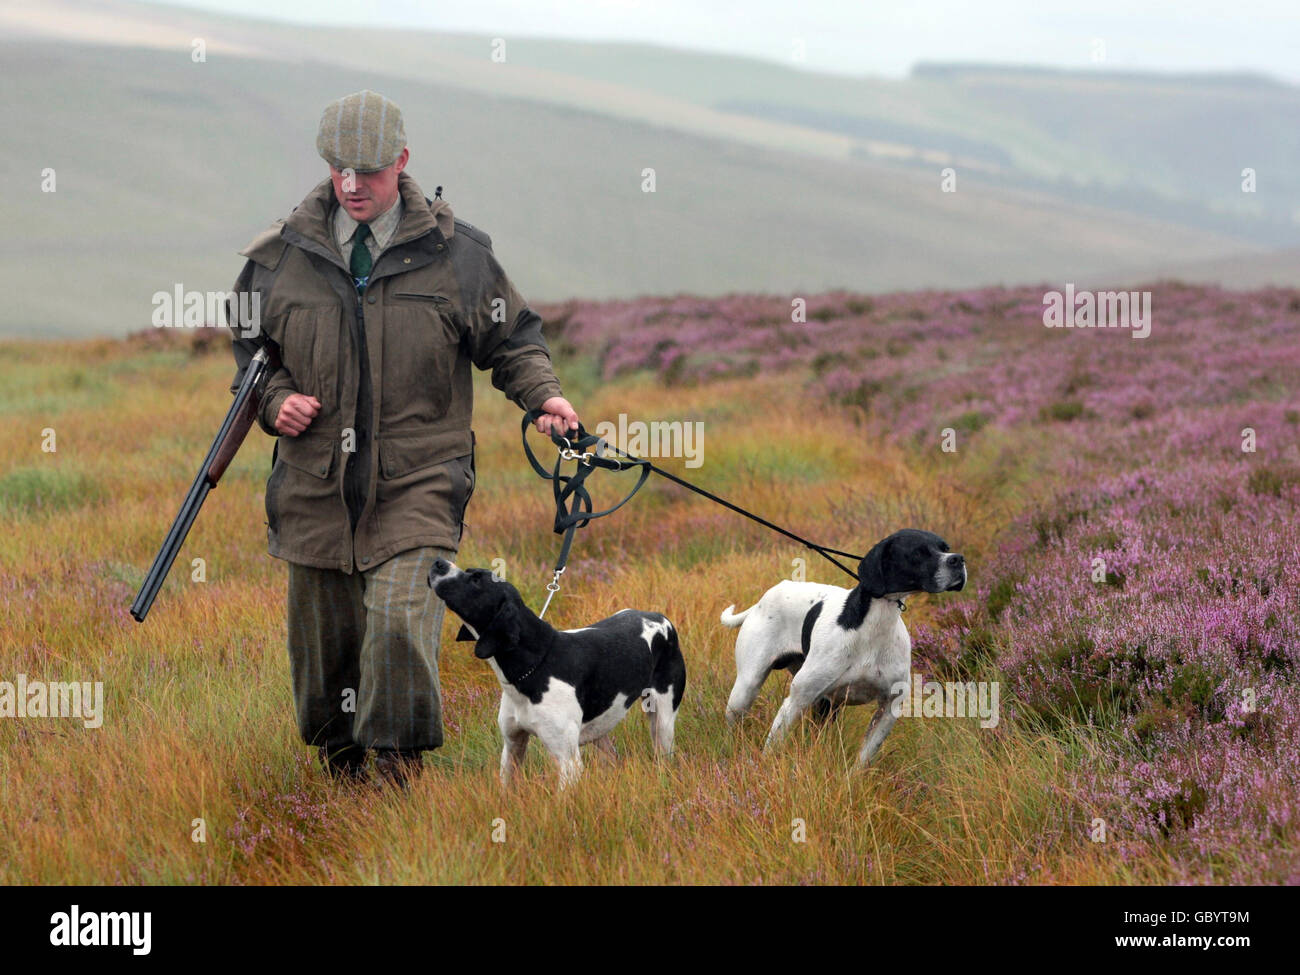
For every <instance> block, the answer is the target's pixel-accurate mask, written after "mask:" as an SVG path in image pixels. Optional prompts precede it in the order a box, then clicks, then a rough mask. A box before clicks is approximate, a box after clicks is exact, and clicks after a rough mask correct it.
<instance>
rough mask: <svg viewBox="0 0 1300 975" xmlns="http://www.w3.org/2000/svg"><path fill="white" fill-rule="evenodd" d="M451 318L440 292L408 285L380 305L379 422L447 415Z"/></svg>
mask: <svg viewBox="0 0 1300 975" xmlns="http://www.w3.org/2000/svg"><path fill="white" fill-rule="evenodd" d="M456 317H457V316H456V314H455V305H453V304H452V302H451V301H450V300H449V299H448V298H447V297H446V296H444V295H440V294H436V293H434V292H432V291H430V292H423V291H418V290H414V289H412V288H411V287H410V286H409V285H408V286H407V287H406V288H405V289H402V290H395V291H394V292H393V293H392V295H391V299H390V300H389V301H387V302H386V304H385V305H384V349H383V370H384V373H383V407H382V409H383V416H382V417H381V420H382V425H383V426H387V427H389V428H393V427H406V426H410V425H418V424H424V425H427V424H432V423H436V422H437V421H438V420H439V419H441V418H442V417H443V416H444V415H446V413H447V410H448V407H449V406H450V405H451V388H452V377H453V375H454V374H455V370H456V365H457V362H458V361H459V358H460V356H461V346H460V332H459V330H458V329H457V326H456ZM444 459H445V458H444Z"/></svg>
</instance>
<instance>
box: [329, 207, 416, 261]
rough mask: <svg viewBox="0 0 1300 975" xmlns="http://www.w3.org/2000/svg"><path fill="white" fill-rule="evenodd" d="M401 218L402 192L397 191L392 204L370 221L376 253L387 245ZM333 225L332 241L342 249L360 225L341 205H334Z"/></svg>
mask: <svg viewBox="0 0 1300 975" xmlns="http://www.w3.org/2000/svg"><path fill="white" fill-rule="evenodd" d="M401 220H402V194H400V193H399V194H397V199H396V200H395V201H394V202H393V205H392V206H390V207H389V208H388V209H387V210H385V211H384V212H383V213H381V214H380V215H379V216H377V217H375V219H373V220H371V221H370V236H371V237H373V238H374V239H375V247H376V253H378V252H379V251H382V250H383V249H384V248H386V247H387V246H388V242H389V241H390V240H392V238H393V232H394V231H396V230H397V225H398V224H399V223H401ZM333 226H334V243H335V244H337V245H338V248H339V250H340V251H342V250H343V245H344V244H346V243H347V242H348V241H349V240H351V239H352V235H353V234H355V233H356V232H357V227H358V226H360V225H359V224H358V223H357V221H355V220H353V219H352V215H351V214H349V213H348V212H347V211H346V210H344V209H343V207H335V208H334V223H333Z"/></svg>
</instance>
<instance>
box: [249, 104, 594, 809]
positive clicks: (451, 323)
mask: <svg viewBox="0 0 1300 975" xmlns="http://www.w3.org/2000/svg"><path fill="white" fill-rule="evenodd" d="M316 148H317V150H318V151H319V152H320V154H321V156H322V157H323V158H324V159H325V161H326V162H327V163H329V167H330V177H329V179H326V180H323V181H322V182H321V183H320V184H319V185H318V186H317V187H316V188H315V189H314V190H312V192H311V193H309V194H308V195H307V197H306V199H304V200H303V201H302V203H300V204H299V205H298V206H297V207H296V208H295V209H294V211H293V212H292V213H291V214H290V215H289V217H288V218H287V219H285V220H280V221H276V223H274V224H273V225H272V226H271V227H270V228H269V229H267V230H266V231H264V232H262V233H261V234H259V235H258V236H257V237H256V238H254V239H253V241H252V243H250V244H249V245H248V247H247V248H245V249H244V250H243V251H241V252H240V253H241V254H242V255H243V256H245V257H246V258H247V259H248V261H247V263H246V264H245V265H244V269H243V271H242V272H241V273H240V275H239V279H238V281H237V282H236V284H235V294H236V295H239V294H241V293H244V294H248V295H249V296H250V297H249V298H247V299H245V302H244V307H246V308H256V309H258V311H259V312H260V314H259V315H258V316H257V320H256V321H242V320H240V319H239V318H238V315H239V311H238V309H239V303H238V302H236V301H232V302H229V303H228V305H227V311H228V322H229V324H230V327H231V328H232V329H234V330H235V331H236V337H235V339H234V343H233V347H234V355H235V362H236V365H237V366H238V373H237V374H236V376H235V382H234V384H233V385H232V387H231V390H232V392H233V391H234V390H235V389H237V388H238V385H239V381H240V380H241V379H242V375H243V371H244V369H245V368H246V367H247V365H248V362H249V360H250V358H251V357H252V355H253V353H254V352H256V350H257V348H258V346H259V345H260V344H261V343H262V342H263V341H265V340H267V339H269V340H271V341H272V342H274V343H275V346H276V347H277V348H278V350H279V354H280V361H281V365H280V367H279V368H278V369H277V370H276V371H275V372H274V373H273V374H272V375H271V377H270V379H269V380H268V382H267V384H266V388H265V392H264V393H263V397H262V400H261V406H260V411H259V414H258V424H259V425H260V426H261V427H262V429H263V430H265V431H266V432H267V433H268V434H270V435H272V436H275V437H277V441H276V449H275V452H274V455H273V461H272V471H271V475H270V478H269V479H268V481H267V485H266V519H267V538H268V545H269V549H270V553H271V555H273V556H275V557H277V558H281V559H285V560H286V561H288V563H289V599H288V624H289V660H290V668H291V671H292V676H293V696H294V706H295V710H296V713H297V721H298V730H299V732H300V733H301V735H302V737H303V739H304V740H305V741H306V742H307V743H308V744H311V745H315V746H317V747H318V748H319V751H320V756H321V760H322V761H323V763H324V765H325V768H326V769H327V770H328V771H329V772H330V774H331V775H334V776H338V777H342V778H351V779H360V778H363V777H364V775H365V772H364V763H365V759H366V753H367V750H371V749H372V750H374V751H375V753H376V766H377V768H378V770H379V772H380V773H381V775H382V776H383V777H384V779H386V780H387V781H389V782H394V783H399V784H404V783H406V782H407V781H408V780H409V779H410V777H411V776H412V775H413V774H415V772H416V771H417V770H418V769H419V767H420V764H421V760H422V759H421V753H422V752H423V751H425V750H428V749H433V748H437V747H438V746H439V745H441V744H442V708H441V696H440V693H439V686H438V645H439V636H440V630H441V623H442V616H443V612H444V609H445V607H444V606H443V604H442V602H441V600H439V599H438V598H437V597H436V596H434V595H433V593H432V591H431V590H430V589H429V586H428V585H427V583H426V579H427V576H428V571H429V567H430V565H431V564H432V563H433V561H434V560H435V559H437V558H439V557H441V558H448V559H450V558H451V557H452V556H453V555H454V553H455V551H456V549H457V548H458V546H459V544H460V537H461V531H462V527H463V524H462V518H463V515H464V511H465V505H466V503H467V502H468V501H469V497H470V494H471V493H472V492H473V489H474V480H475V474H474V455H473V444H474V440H473V434H472V433H471V431H470V416H471V412H472V409H473V384H472V373H471V369H470V366H471V364H473V365H475V366H477V367H478V368H480V369H490V370H491V372H492V384H493V385H494V386H496V387H497V388H498V389H501V390H503V391H504V392H505V394H506V395H507V396H508V397H510V398H511V399H512V400H514V401H515V402H516V403H517V404H518V405H519V406H520V407H522V408H524V409H529V410H531V409H540V410H542V411H543V414H544V415H543V416H542V417H541V418H540V419H539V420H538V424H537V425H538V429H539V430H542V431H543V432H546V431H549V430H550V429H571V428H574V427H576V426H577V424H578V416H577V414H576V412H575V411H574V409H573V407H572V405H570V403H569V402H568V400H566V399H565V398H564V397H563V395H562V394H561V390H560V384H559V382H558V380H557V379H556V378H555V374H554V372H553V371H552V369H551V361H550V354H549V352H548V351H547V347H546V343H545V341H544V339H543V338H542V331H541V325H542V322H541V319H540V318H539V317H538V315H537V314H536V313H535V312H533V311H532V310H531V309H529V308H528V306H527V304H526V303H525V302H524V300H523V298H522V297H521V296H520V295H519V293H518V292H517V291H516V290H515V288H514V286H513V285H512V284H511V283H510V281H509V279H508V278H507V276H506V274H505V272H504V270H502V268H501V266H500V265H499V264H498V263H497V261H496V258H495V257H494V256H493V254H492V243H491V240H490V239H489V238H488V236H487V235H486V234H485V233H483V232H482V231H480V230H478V229H476V228H475V227H473V226H471V225H470V224H468V223H465V222H464V221H462V220H457V219H455V218H454V217H453V216H452V212H451V208H450V207H449V206H448V205H447V203H446V202H445V201H444V200H442V199H441V187H439V192H438V194H435V198H434V199H433V200H429V199H428V198H426V197H425V195H424V193H423V192H422V191H421V189H420V187H419V186H418V185H417V184H416V183H415V181H414V180H413V179H411V177H410V176H408V175H407V174H406V173H405V172H404V170H405V169H406V164H407V161H408V159H409V158H410V154H409V151H408V150H407V147H406V134H405V130H404V127H403V123H402V115H401V112H400V110H399V109H398V107H397V106H396V105H395V104H393V103H392V102H391V101H389V100H388V99H386V98H384V97H383V96H382V95H379V94H376V93H375V92H372V91H361V92H357V93H356V94H353V95H348V96H347V97H346V98H341V99H339V100H338V101H336V102H333V103H332V104H330V105H328V106H327V107H326V108H325V111H324V113H323V114H322V115H321V121H320V128H319V132H318V134H317V138H316ZM253 295H256V296H257V297H256V299H254V298H253V297H252V296H253ZM232 316H233V317H232ZM250 317H252V316H251V315H250Z"/></svg>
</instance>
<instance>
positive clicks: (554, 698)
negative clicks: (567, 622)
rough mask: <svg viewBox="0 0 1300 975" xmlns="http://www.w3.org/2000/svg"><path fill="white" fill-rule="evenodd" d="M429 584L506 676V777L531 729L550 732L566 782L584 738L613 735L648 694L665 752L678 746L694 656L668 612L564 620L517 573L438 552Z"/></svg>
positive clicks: (604, 744) (649, 713) (654, 737)
mask: <svg viewBox="0 0 1300 975" xmlns="http://www.w3.org/2000/svg"><path fill="white" fill-rule="evenodd" d="M429 585H430V586H432V587H433V591H434V593H435V594H436V595H437V596H438V598H439V599H441V600H442V601H443V602H445V603H446V604H447V606H448V608H449V609H451V611H452V612H453V613H455V614H456V615H457V616H459V617H460V618H461V619H462V620H464V621H465V623H467V624H468V625H469V626H470V627H472V628H473V630H474V631H475V632H467V631H466V629H465V628H463V627H462V629H461V632H460V635H459V636H458V637H457V639H477V640H478V644H477V646H476V647H475V648H474V655H475V656H476V657H480V658H482V659H484V660H486V661H487V662H488V663H489V664H490V665H491V666H492V670H493V671H494V672H495V673H496V675H497V680H499V681H500V682H501V707H500V710H499V711H498V713H497V724H498V725H499V726H500V728H501V734H502V736H503V737H504V739H505V747H504V748H503V749H502V751H501V781H502V782H503V783H504V782H508V781H509V780H510V776H511V774H512V773H513V772H514V770H515V769H517V768H518V767H519V765H520V763H522V762H523V760H524V752H525V751H527V749H528V737H529V735H536V736H537V737H538V738H540V739H541V741H542V744H543V745H544V746H546V750H547V751H548V752H550V753H551V755H552V756H553V757H554V758H555V760H556V762H558V763H559V766H560V784H561V785H567V784H568V783H570V782H572V781H573V780H574V779H576V778H577V777H578V775H579V774H580V773H581V772H582V759H581V757H580V756H579V754H578V746H579V745H585V744H587V743H588V742H595V743H596V745H597V747H598V748H601V749H603V750H606V751H612V750H613V743H612V742H611V741H610V740H609V738H607V737H606V736H607V735H609V733H610V732H611V731H613V730H614V728H615V727H617V725H618V723H619V722H620V721H622V720H623V718H624V717H625V716H626V715H627V712H628V711H629V710H631V708H632V706H633V705H634V704H636V703H638V702H641V705H642V708H643V710H644V711H645V712H646V717H647V718H649V720H650V740H651V742H652V744H653V746H654V750H655V752H656V754H659V755H667V754H669V753H671V752H672V750H673V726H674V724H675V723H676V721H677V708H678V706H680V705H681V703H682V693H683V691H685V689H686V661H685V660H684V659H683V658H682V651H681V648H680V647H679V646H678V642H677V631H676V629H674V627H673V624H672V623H670V622H669V621H668V618H667V617H665V616H662V615H661V614H659V613H643V612H640V611H638V610H634V609H625V610H622V611H620V612H618V613H615V614H614V615H613V616H610V617H609V618H607V619H603V620H601V621H600V622H599V623H593V624H591V625H590V626H586V627H583V628H582V629H578V630H557V629H555V628H554V627H553V626H551V625H550V624H549V623H547V622H546V621H544V620H542V619H539V618H538V617H537V616H536V615H535V614H534V613H533V612H532V610H530V609H529V608H528V607H527V606H525V605H524V601H523V598H522V597H521V596H520V595H519V590H517V589H516V588H515V587H514V586H512V585H511V584H510V583H508V582H506V581H504V580H499V579H496V578H494V577H493V575H492V573H491V572H489V571H488V570H486V569H469V570H467V571H462V570H460V569H458V568H457V567H456V566H455V565H453V564H452V563H450V562H447V561H446V560H445V559H438V560H437V561H435V562H434V563H433V568H432V569H431V570H430V571H429Z"/></svg>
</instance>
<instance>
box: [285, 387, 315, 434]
mask: <svg viewBox="0 0 1300 975" xmlns="http://www.w3.org/2000/svg"><path fill="white" fill-rule="evenodd" d="M319 412H320V400H318V399H317V398H316V397H315V396H305V395H303V394H302V393H290V394H289V397H288V399H286V400H285V401H284V402H283V403H281V404H280V412H279V413H278V414H277V415H276V418H275V428H276V429H277V430H279V431H280V432H281V433H283V434H287V435H288V436H290V437H296V436H298V434H300V433H302V432H303V431H304V430H306V429H307V427H309V426H311V421H312V420H314V419H315V418H316V414H317V413H319Z"/></svg>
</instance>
